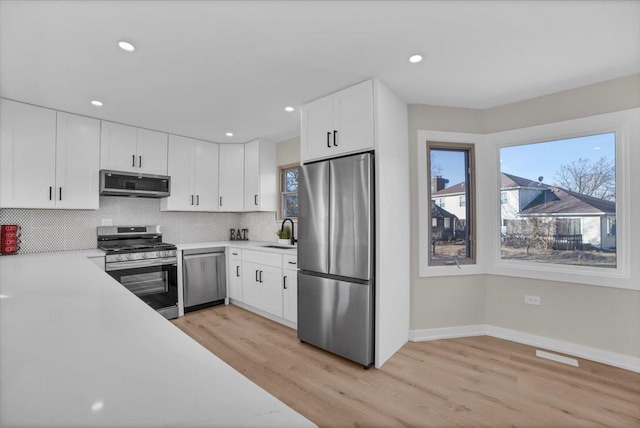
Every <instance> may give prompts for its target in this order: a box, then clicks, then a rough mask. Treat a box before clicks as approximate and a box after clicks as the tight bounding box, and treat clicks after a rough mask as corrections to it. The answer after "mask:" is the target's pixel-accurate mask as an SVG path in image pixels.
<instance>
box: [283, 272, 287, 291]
mask: <svg viewBox="0 0 640 428" xmlns="http://www.w3.org/2000/svg"><path fill="white" fill-rule="evenodd" d="M282 285H284V289H285V290H286V289H287V275H285V276H284V277H283V278H282Z"/></svg>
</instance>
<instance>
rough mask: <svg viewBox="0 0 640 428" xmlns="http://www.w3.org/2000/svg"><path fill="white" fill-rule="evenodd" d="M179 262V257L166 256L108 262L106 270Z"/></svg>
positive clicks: (175, 263)
mask: <svg viewBox="0 0 640 428" xmlns="http://www.w3.org/2000/svg"><path fill="white" fill-rule="evenodd" d="M177 263H178V258H177V257H165V258H162V259H152V260H135V261H130V262H114V263H107V264H106V266H105V270H106V271H107V272H110V271H114V270H124V269H135V268H145V267H151V266H162V265H177Z"/></svg>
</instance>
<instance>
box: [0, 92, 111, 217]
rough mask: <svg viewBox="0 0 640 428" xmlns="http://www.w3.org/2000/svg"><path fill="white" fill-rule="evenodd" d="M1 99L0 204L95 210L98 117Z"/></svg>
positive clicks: (18, 206) (96, 198) (4, 205)
mask: <svg viewBox="0 0 640 428" xmlns="http://www.w3.org/2000/svg"><path fill="white" fill-rule="evenodd" d="M0 103H1V104H0V112H1V116H2V117H1V118H0V207H2V208H70V209H71V208H73V209H97V208H98V183H97V180H98V166H99V163H98V162H99V161H98V153H99V145H100V122H99V121H98V120H95V119H90V118H86V117H82V116H76V115H71V114H67V113H62V112H58V113H56V111H55V110H50V109H46V108H42V107H36V106H32V105H29V104H23V103H19V102H14V101H9V100H5V99H2V100H0ZM56 127H57V128H58V129H57V131H56Z"/></svg>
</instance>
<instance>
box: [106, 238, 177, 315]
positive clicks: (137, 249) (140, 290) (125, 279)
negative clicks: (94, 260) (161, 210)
mask: <svg viewBox="0 0 640 428" xmlns="http://www.w3.org/2000/svg"><path fill="white" fill-rule="evenodd" d="M98 248H100V249H101V250H104V251H105V252H106V257H105V270H106V271H107V273H108V274H109V275H111V276H112V277H113V278H115V279H116V280H118V282H120V283H121V284H122V285H124V286H125V287H126V288H127V289H129V291H131V292H132V293H134V294H135V295H137V296H138V297H140V299H142V300H143V301H145V302H146V303H147V304H148V305H149V306H151V307H152V308H154V309H155V310H157V311H158V312H159V313H161V314H162V315H163V316H165V317H166V318H176V317H177V316H178V306H177V305H178V292H177V263H178V260H177V257H176V246H175V245H173V244H169V243H166V242H162V233H161V232H160V226H104V227H98Z"/></svg>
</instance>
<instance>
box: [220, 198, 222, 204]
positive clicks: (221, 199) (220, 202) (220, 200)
mask: <svg viewBox="0 0 640 428" xmlns="http://www.w3.org/2000/svg"><path fill="white" fill-rule="evenodd" d="M220 206H222V196H220Z"/></svg>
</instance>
